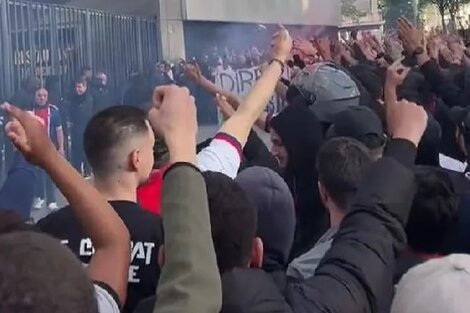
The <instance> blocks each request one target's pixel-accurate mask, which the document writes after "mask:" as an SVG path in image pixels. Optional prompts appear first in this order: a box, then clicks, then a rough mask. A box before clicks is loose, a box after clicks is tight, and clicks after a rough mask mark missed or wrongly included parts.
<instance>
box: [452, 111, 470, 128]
mask: <svg viewBox="0 0 470 313" xmlns="http://www.w3.org/2000/svg"><path fill="white" fill-rule="evenodd" d="M450 119H451V120H452V122H454V123H455V124H456V125H457V126H459V127H463V128H465V129H467V130H470V108H469V107H465V108H464V107H458V106H457V107H453V108H452V109H451V110H450Z"/></svg>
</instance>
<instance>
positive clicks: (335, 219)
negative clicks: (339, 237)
mask: <svg viewBox="0 0 470 313" xmlns="http://www.w3.org/2000/svg"><path fill="white" fill-rule="evenodd" d="M329 211H330V227H339V225H340V224H341V222H342V221H343V218H344V215H345V214H344V213H342V212H341V211H340V210H338V209H336V208H335V209H332V210H329Z"/></svg>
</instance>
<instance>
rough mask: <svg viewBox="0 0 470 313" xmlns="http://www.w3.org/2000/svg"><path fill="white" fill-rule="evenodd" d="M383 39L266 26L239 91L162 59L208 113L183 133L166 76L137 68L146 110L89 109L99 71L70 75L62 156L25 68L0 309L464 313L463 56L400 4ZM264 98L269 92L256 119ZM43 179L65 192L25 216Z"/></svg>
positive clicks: (4, 196) (2, 219)
mask: <svg viewBox="0 0 470 313" xmlns="http://www.w3.org/2000/svg"><path fill="white" fill-rule="evenodd" d="M397 33H398V38H399V39H397V40H391V39H390V38H386V40H385V41H381V40H379V39H377V38H375V37H374V36H372V35H370V34H368V33H364V34H361V36H353V37H354V38H352V40H351V41H348V42H338V41H333V40H330V39H327V38H323V39H317V40H305V39H298V40H293V39H292V38H291V35H290V34H289V32H288V31H287V30H286V29H284V28H283V27H280V29H279V31H278V32H277V33H276V34H275V35H274V36H273V40H272V43H271V47H270V49H269V51H270V53H269V56H270V57H269V62H267V63H266V64H263V66H262V70H261V72H262V74H261V77H260V78H259V79H258V80H257V81H256V83H255V84H254V85H253V87H252V89H251V90H250V92H249V93H248V94H247V95H246V96H245V97H244V98H240V97H239V96H237V95H235V94H232V93H230V92H228V91H226V90H223V89H222V88H220V87H219V86H217V85H216V84H215V83H214V82H213V81H212V80H211V79H210V78H207V77H206V76H205V75H204V73H203V69H202V68H201V66H199V65H198V64H196V63H185V64H181V69H180V71H179V73H180V74H181V79H183V78H184V80H185V81H186V82H188V83H190V84H191V85H193V86H196V87H197V88H200V89H203V90H205V92H207V93H209V94H211V95H212V96H213V97H214V99H215V101H214V103H215V104H216V106H217V108H218V109H219V110H220V111H221V113H222V114H223V116H224V122H223V123H222V124H221V126H220V129H219V130H218V131H217V133H216V134H215V135H214V136H213V137H212V138H210V139H208V140H207V141H204V142H199V143H198V142H197V139H196V138H197V130H198V125H197V118H196V105H195V99H194V97H193V95H192V94H191V92H190V90H189V89H188V88H186V87H180V86H178V85H176V84H174V83H173V82H174V81H175V78H174V77H173V78H171V77H168V78H169V79H168V80H167V77H166V75H156V76H155V77H154V79H155V80H154V82H153V83H152V84H155V85H156V86H157V87H155V88H153V91H152V93H151V94H150V95H149V96H148V99H144V98H145V97H143V98H142V99H144V100H146V101H148V102H149V105H147V106H142V105H134V103H131V102H129V103H127V102H126V101H124V104H123V105H113V103H109V102H106V101H103V102H102V103H103V104H105V105H103V106H97V104H96V101H93V100H95V99H97V94H99V92H100V87H99V86H101V88H102V89H105V85H106V75H105V74H104V73H96V75H95V76H96V77H95V78H96V79H97V80H99V81H100V82H101V84H95V83H91V81H92V80H91V79H92V78H93V75H92V72H91V69H86V71H85V72H84V73H83V74H85V75H83V76H82V77H81V78H80V79H79V80H78V81H77V82H76V84H75V86H74V87H75V88H74V90H75V94H74V96H73V97H72V98H71V99H72V101H70V104H69V105H68V106H67V112H69V113H68V116H69V119H70V121H71V123H72V125H73V127H72V128H71V131H70V132H71V137H72V138H74V140H73V145H72V163H73V165H71V164H70V163H69V162H68V161H67V160H66V158H65V157H64V155H65V152H64V150H65V145H64V137H65V136H64V129H63V127H62V122H61V119H60V116H59V115H58V113H57V110H58V109H57V107H56V106H54V105H50V104H49V103H50V101H48V99H53V98H52V96H51V89H48V88H40V86H34V84H35V81H34V80H31V81H29V82H28V84H25V86H24V88H25V89H28V88H29V89H28V90H29V91H31V90H34V98H35V103H36V104H37V105H36V106H34V107H33V108H30V107H29V106H28V105H26V106H25V105H24V104H23V103H21V102H20V100H21V99H22V98H21V97H14V98H13V99H12V101H11V103H4V104H3V105H2V106H1V108H2V110H3V111H4V112H5V114H6V115H7V116H8V121H7V123H6V126H5V133H6V136H7V138H8V139H9V140H11V142H12V144H13V145H14V147H15V148H16V150H15V152H14V161H13V163H12V165H11V167H10V170H9V172H8V176H7V179H6V181H5V183H4V184H3V186H2V187H1V188H0V251H1V252H2V253H0V300H1V301H0V312H5V313H10V312H12V313H13V312H15V313H16V312H27V313H44V312H51V313H59V312H70V313H82V312H83V313H98V312H99V313H108V312H109V313H111V312H125V313H132V312H135V313H145V312H158V313H166V312H168V313H170V312H172V313H173V312H191V313H212V312H213V313H219V312H221V313H232V312H237V313H239V312H247V313H261V312H263V313H266V312H273V313H274V312H285V313H304V312H338V313H352V312H391V313H425V312H426V313H433V312H440V313H441V312H449V313H463V312H467V310H468V308H469V307H470V303H468V300H467V298H466V297H465V296H462V295H463V293H464V292H465V290H466V289H465V288H466V287H467V285H469V284H470V256H469V255H468V253H470V242H469V241H468V238H469V237H468V232H469V229H470V228H469V227H468V225H469V223H470V207H469V206H468V205H469V203H470V197H469V196H470V181H469V179H470V167H468V161H469V159H468V151H469V150H468V149H470V110H469V107H468V105H467V103H468V102H469V100H470V94H469V93H468V90H469V89H468V87H467V83H468V82H467V80H468V79H469V78H468V75H467V74H468V65H470V64H469V62H470V53H469V52H468V50H466V48H465V45H464V44H463V43H462V42H461V41H460V40H459V38H458V37H455V36H444V35H436V34H424V33H423V32H422V31H421V30H420V29H419V28H417V27H415V26H414V25H412V24H411V23H410V22H409V21H408V20H406V19H404V18H402V19H400V20H399V21H398V24H397ZM287 67H291V68H292V70H291V71H289V72H290V73H291V77H289V79H286V78H285V77H284V76H283V75H282V74H283V72H284V71H285V70H286V68H287ZM167 70H168V68H165V65H162V66H161V68H160V73H168V71H167ZM167 75H168V74H167ZM91 86H93V87H91ZM97 86H98V87H97ZM137 87H138V86H137ZM101 91H102V90H101ZM275 93H276V94H278V95H279V96H280V97H283V98H284V99H285V100H286V102H287V103H288V105H287V106H286V108H284V109H283V110H282V112H279V113H277V114H271V113H267V112H266V111H265V108H266V106H267V104H268V101H269V99H271V97H272V96H273V94H275ZM101 96H103V97H104V94H103V93H101ZM128 96H129V94H128ZM23 99H25V100H24V101H29V100H28V99H29V98H27V97H25V98H23ZM134 100H135V99H134ZM139 101H140V100H139ZM144 102H145V101H144ZM260 132H267V133H269V135H270V138H271V143H270V145H269V146H270V148H268V146H267V145H266V144H265V143H264V142H263V140H261V138H260ZM77 142H78V143H83V144H82V145H81V144H76V143H77ZM74 145H75V148H74V147H73V146H74ZM74 149H77V150H74ZM38 168H39V169H40V170H41V171H40V172H39V171H38ZM89 173H90V174H92V177H91V179H90V180H86V179H85V178H83V176H84V175H87V174H89ZM42 175H44V176H47V179H48V180H50V181H49V182H48V184H50V185H52V184H55V185H56V186H57V188H58V189H59V190H60V191H61V193H62V194H63V195H64V197H65V198H66V200H67V201H68V205H67V206H66V207H64V208H61V209H59V210H56V211H54V212H52V213H51V214H50V215H48V216H47V217H45V218H44V219H42V220H40V221H39V222H37V223H31V222H30V221H29V218H30V215H31V208H32V207H33V202H34V198H35V195H36V190H37V186H38V184H40V183H41V181H42V180H41V178H40V177H41V176H42Z"/></svg>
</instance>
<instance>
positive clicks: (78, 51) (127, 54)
mask: <svg viewBox="0 0 470 313" xmlns="http://www.w3.org/2000/svg"><path fill="white" fill-rule="evenodd" d="M157 25H158V24H157V21H156V19H152V18H145V17H136V16H127V15H116V14H110V13H105V12H100V11H94V10H86V9H78V8H71V7H66V6H60V5H50V4H40V3H32V2H27V1H12V0H0V101H1V100H5V99H9V98H10V97H12V96H13V94H14V93H15V92H16V91H17V90H19V89H20V86H21V82H22V81H23V80H24V79H26V78H28V77H30V76H37V77H39V78H40V79H41V80H42V81H43V83H44V81H45V79H46V78H47V77H48V76H52V75H54V76H57V77H58V78H59V80H60V83H61V89H62V90H61V92H62V96H67V95H68V93H69V92H70V91H71V87H72V83H73V81H74V80H75V79H76V78H77V77H78V75H79V72H80V69H81V68H82V67H83V66H91V67H92V68H93V69H94V70H95V71H98V70H99V71H104V72H105V73H106V74H107V75H108V85H109V87H110V88H111V90H113V91H114V94H115V95H117V94H118V93H119V92H120V91H121V90H120V89H122V86H123V85H124V84H125V82H126V80H127V78H128V74H129V72H131V71H139V72H141V71H143V70H144V69H148V68H149V65H150V64H154V63H155V62H156V61H157V60H158V58H159V56H160V53H159V51H160V50H159V45H158V40H159V39H158V38H159V36H157V29H158V28H157V27H158V26H157ZM0 118H1V114H0ZM0 126H1V121H0ZM4 139H5V138H4V134H3V131H1V130H0V182H1V181H2V178H4V176H5V174H6V168H7V166H6V165H5V164H6V163H5V147H6V146H5V140H4Z"/></svg>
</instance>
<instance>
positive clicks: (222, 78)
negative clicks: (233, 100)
mask: <svg viewBox="0 0 470 313" xmlns="http://www.w3.org/2000/svg"><path fill="white" fill-rule="evenodd" d="M260 76H261V72H260V70H259V68H258V67H252V68H248V69H239V70H232V69H227V70H220V71H218V72H217V73H216V74H215V83H216V85H217V86H219V87H221V88H222V89H224V90H227V91H230V92H232V93H234V94H237V95H239V96H244V95H246V94H247V93H248V92H249V91H250V89H251V87H252V86H253V84H254V83H255V82H256V81H257V80H258V78H259V77H260ZM284 107H285V102H284V101H283V100H282V99H281V98H279V97H278V96H276V95H274V96H273V97H272V98H271V100H270V101H269V104H268V106H267V108H266V111H267V112H269V113H272V114H276V113H279V112H281V111H282V109H283V108H284Z"/></svg>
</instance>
